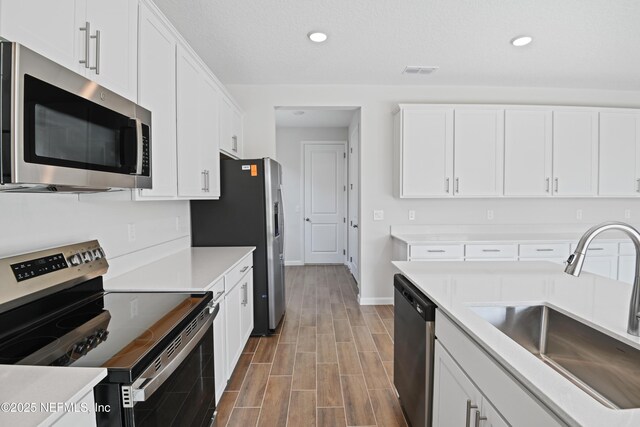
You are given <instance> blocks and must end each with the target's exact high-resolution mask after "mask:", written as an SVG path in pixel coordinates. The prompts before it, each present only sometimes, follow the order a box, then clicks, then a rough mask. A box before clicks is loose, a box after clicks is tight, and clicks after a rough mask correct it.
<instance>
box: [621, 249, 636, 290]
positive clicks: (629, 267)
mask: <svg viewBox="0 0 640 427" xmlns="http://www.w3.org/2000/svg"><path fill="white" fill-rule="evenodd" d="M635 275H636V257H635V255H621V256H620V257H619V258H618V280H620V281H621V282H625V283H629V284H633V281H634V280H635Z"/></svg>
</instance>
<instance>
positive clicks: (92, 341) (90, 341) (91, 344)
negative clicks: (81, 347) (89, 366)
mask: <svg viewBox="0 0 640 427" xmlns="http://www.w3.org/2000/svg"><path fill="white" fill-rule="evenodd" d="M98 342H99V341H98V338H97V337H96V336H95V335H92V336H90V337H89V338H87V351H89V350H91V349H93V348H96V346H97V345H98Z"/></svg>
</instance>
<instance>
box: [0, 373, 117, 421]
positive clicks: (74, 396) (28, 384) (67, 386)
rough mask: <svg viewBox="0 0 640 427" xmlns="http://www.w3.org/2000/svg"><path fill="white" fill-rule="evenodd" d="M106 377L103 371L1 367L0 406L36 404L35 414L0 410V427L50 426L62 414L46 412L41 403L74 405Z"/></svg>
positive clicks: (61, 412)
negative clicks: (7, 404)
mask: <svg viewBox="0 0 640 427" xmlns="http://www.w3.org/2000/svg"><path fill="white" fill-rule="evenodd" d="M106 376H107V370H106V369H104V368H72V367H66V366H65V367H50V366H20V365H0V384H2V387H0V403H2V404H6V403H9V404H10V403H16V404H35V406H34V409H35V411H34V412H6V410H5V409H3V410H1V411H0V425H3V426H12V427H20V426H25V427H26V426H29V427H31V426H49V425H51V424H53V422H54V421H56V420H57V419H58V418H60V417H62V416H63V415H64V414H65V412H63V411H62V410H61V411H59V412H56V411H54V412H48V411H47V410H43V409H47V408H41V406H40V404H41V403H44V404H47V405H48V404H52V405H51V406H52V408H56V407H57V406H56V404H58V403H59V404H64V403H76V402H77V401H78V400H80V399H81V398H82V397H83V396H84V395H85V394H87V393H88V392H89V391H91V390H92V389H93V387H94V386H95V385H96V384H98V383H99V382H100V381H101V380H102V379H103V378H104V377H106ZM5 406H6V405H5ZM3 408H4V406H3ZM14 409H20V408H18V407H17V406H16V407H15V408H14ZM90 409H91V411H93V410H94V408H90Z"/></svg>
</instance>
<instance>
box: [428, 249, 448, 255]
mask: <svg viewBox="0 0 640 427" xmlns="http://www.w3.org/2000/svg"><path fill="white" fill-rule="evenodd" d="M427 252H429V253H439V254H441V253H444V252H445V250H444V249H427Z"/></svg>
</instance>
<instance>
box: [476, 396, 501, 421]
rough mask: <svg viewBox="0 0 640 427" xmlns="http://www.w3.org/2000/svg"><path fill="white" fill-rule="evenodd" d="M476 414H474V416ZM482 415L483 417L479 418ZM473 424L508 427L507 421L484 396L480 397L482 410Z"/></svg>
mask: <svg viewBox="0 0 640 427" xmlns="http://www.w3.org/2000/svg"><path fill="white" fill-rule="evenodd" d="M476 416H477V415H475V414H474V417H476ZM480 417H484V419H482V418H480ZM480 417H478V421H479V422H478V423H476V424H475V425H478V426H482V427H510V425H509V423H508V422H507V421H506V420H505V419H504V418H502V415H500V413H499V412H498V410H497V409H496V408H495V407H494V406H493V405H492V404H491V402H489V401H488V400H487V399H485V398H484V397H483V398H482V410H481V412H480Z"/></svg>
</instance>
